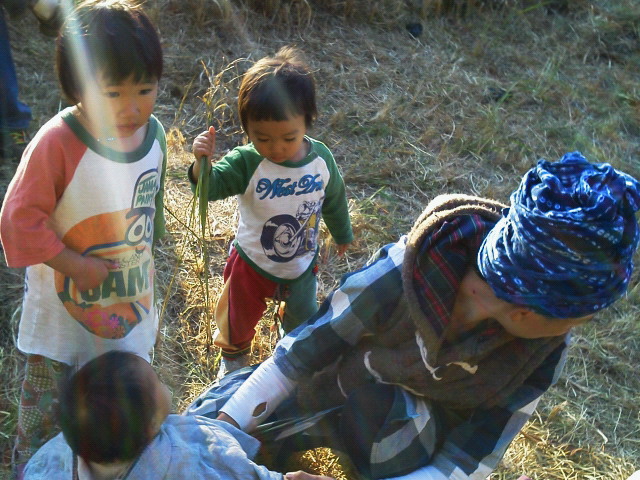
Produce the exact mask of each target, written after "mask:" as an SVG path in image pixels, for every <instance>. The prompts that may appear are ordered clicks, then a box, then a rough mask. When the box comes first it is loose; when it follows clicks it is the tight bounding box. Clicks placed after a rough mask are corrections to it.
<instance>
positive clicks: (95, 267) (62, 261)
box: [44, 248, 119, 292]
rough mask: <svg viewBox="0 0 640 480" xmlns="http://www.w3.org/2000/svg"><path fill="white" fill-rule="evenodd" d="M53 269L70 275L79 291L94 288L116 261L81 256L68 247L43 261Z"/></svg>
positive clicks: (116, 264)
mask: <svg viewBox="0 0 640 480" xmlns="http://www.w3.org/2000/svg"><path fill="white" fill-rule="evenodd" d="M44 263H45V265H48V266H50V267H51V268H53V269H54V270H57V271H58V272H60V273H62V274H63V275H65V276H67V277H70V278H71V280H73V283H75V284H76V287H77V288H78V290H80V291H81V292H84V291H86V290H91V289H92V288H96V287H98V286H100V285H101V284H102V282H104V280H105V279H106V278H107V275H109V270H111V269H112V268H118V267H119V265H118V262H115V261H113V260H107V259H104V258H98V257H91V256H88V257H83V256H82V255H80V254H79V253H78V252H75V251H73V250H71V249H70V248H64V249H63V250H62V251H61V252H60V253H59V254H58V255H56V256H55V257H53V258H52V259H50V260H47V261H46V262H44Z"/></svg>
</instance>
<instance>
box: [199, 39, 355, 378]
mask: <svg viewBox="0 0 640 480" xmlns="http://www.w3.org/2000/svg"><path fill="white" fill-rule="evenodd" d="M238 111H239V114H240V120H241V123H242V128H243V129H244V132H245V133H246V134H247V137H248V139H249V141H250V142H251V143H249V144H248V145H244V146H241V147H237V148H235V149H233V150H232V151H231V152H229V153H227V154H226V155H225V156H224V157H223V158H222V159H221V160H220V161H219V162H217V163H216V164H215V166H213V167H212V168H211V171H210V173H209V176H208V182H209V200H219V199H222V198H226V197H229V196H231V195H237V198H238V209H239V212H240V219H239V225H238V231H237V233H236V238H235V241H234V244H233V247H232V249H231V252H230V255H229V259H228V260H227V265H226V267H225V270H224V274H223V275H224V281H225V286H224V290H223V293H222V297H221V298H220V300H219V302H218V305H217V307H216V312H215V321H216V324H217V327H218V333H217V335H216V339H215V344H216V345H217V346H219V347H221V349H222V364H221V366H220V370H219V377H220V376H222V375H223V374H224V373H227V372H230V371H233V370H235V369H237V368H240V367H243V366H245V365H247V363H248V351H249V349H250V347H251V342H252V339H253V336H254V335H255V330H254V328H255V326H256V324H257V323H258V321H259V320H260V317H261V316H262V314H263V313H264V311H265V309H266V303H265V299H266V298H276V299H278V300H284V301H285V302H286V309H285V311H284V315H283V318H282V329H283V330H284V332H290V331H291V330H293V329H294V328H295V327H297V326H298V325H299V324H300V323H302V322H303V321H305V320H306V319H307V318H309V317H310V316H311V315H313V314H314V313H315V312H316V311H317V310H318V304H317V298H316V290H317V282H316V273H317V268H316V261H317V255H318V233H319V231H320V219H321V218H324V221H325V223H326V224H327V227H328V228H329V232H330V233H331V235H332V236H333V238H334V240H335V241H336V243H337V244H338V249H337V250H338V254H339V255H343V254H344V252H345V250H346V249H347V246H348V244H349V243H351V242H352V241H353V232H352V230H351V222H350V219H349V208H348V204H347V199H346V194H345V187H344V181H343V180H342V176H341V175H340V172H339V171H338V167H337V165H336V162H335V160H334V158H333V155H331V152H330V151H329V149H328V148H327V147H326V146H325V145H324V144H323V143H321V142H319V141H317V140H314V139H312V138H310V137H308V136H307V135H306V134H307V131H308V130H309V129H310V128H311V126H312V124H313V122H314V120H315V118H316V115H317V107H316V97H315V82H314V79H313V76H312V73H311V71H310V69H309V67H308V66H307V65H306V64H305V63H304V62H303V61H302V60H301V59H300V57H299V52H298V51H297V50H296V49H294V48H291V47H284V48H282V49H281V50H280V51H279V52H278V53H277V54H276V55H275V56H274V57H266V58H263V59H261V60H259V61H258V62H256V63H255V64H254V65H253V66H252V67H251V68H249V70H248V71H247V72H246V73H245V74H244V76H243V77H242V82H241V85H240V90H239V93H238ZM214 150H215V131H214V129H213V127H210V128H209V129H208V130H207V131H205V132H203V133H201V134H200V135H198V137H197V138H196V139H195V141H194V142H193V154H194V155H195V157H196V159H200V158H201V157H203V156H204V157H207V159H209V161H210V158H211V156H212V155H213V153H214ZM199 174H200V165H199V162H198V161H196V162H195V163H194V164H193V165H192V166H191V167H190V168H189V179H190V180H191V182H192V183H193V184H194V188H195V184H196V183H197V181H198V177H199Z"/></svg>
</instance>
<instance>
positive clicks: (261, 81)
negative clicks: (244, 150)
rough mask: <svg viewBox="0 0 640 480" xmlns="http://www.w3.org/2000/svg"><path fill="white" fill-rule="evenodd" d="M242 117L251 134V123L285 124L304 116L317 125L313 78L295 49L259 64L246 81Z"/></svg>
mask: <svg viewBox="0 0 640 480" xmlns="http://www.w3.org/2000/svg"><path fill="white" fill-rule="evenodd" d="M238 113H239V114H240V121H241V122H242V128H243V129H244V131H245V132H248V129H247V128H248V121H249V120H255V121H260V120H275V121H283V120H287V119H289V118H290V117H291V116H292V115H303V116H304V120H305V125H306V127H307V128H310V127H311V125H313V122H314V121H315V119H316V117H317V115H318V109H317V106H316V87H315V80H314V78H313V75H312V73H311V71H310V69H309V67H308V66H307V64H306V63H305V62H303V61H302V60H301V59H300V56H299V53H298V51H297V50H296V49H295V48H293V47H284V48H282V49H280V51H278V53H277V54H276V55H275V56H274V57H265V58H262V59H260V60H258V61H257V62H256V63H255V64H254V65H253V66H252V67H251V68H249V70H247V72H246V73H245V74H244V75H243V77H242V82H241V84H240V90H239V92H238Z"/></svg>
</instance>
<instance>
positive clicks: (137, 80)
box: [0, 0, 166, 464]
mask: <svg viewBox="0 0 640 480" xmlns="http://www.w3.org/2000/svg"><path fill="white" fill-rule="evenodd" d="M162 66H163V58H162V49H161V46H160V40H159V36H158V33H157V31H156V28H155V26H154V25H153V23H152V22H151V20H150V19H149V17H148V16H147V15H146V14H145V13H144V11H143V10H142V9H141V8H140V7H139V6H137V5H135V4H133V3H130V2H128V1H126V0H89V1H85V2H82V3H81V4H80V5H78V6H77V8H76V9H75V10H74V11H72V12H71V13H70V14H69V16H68V18H67V21H66V23H65V25H64V27H63V28H62V30H61V32H60V35H59V36H58V39H57V43H56V67H57V74H58V79H59V83H60V86H61V88H62V91H63V93H64V94H65V96H66V97H67V99H68V100H69V101H70V103H72V104H73V106H71V107H68V108H66V109H64V110H62V111H61V112H60V113H58V114H57V115H56V116H55V117H54V118H52V119H51V120H49V121H48V122H47V123H46V124H45V125H44V126H43V127H42V128H41V129H40V131H39V132H38V133H37V134H36V136H35V137H34V139H33V140H32V141H31V143H30V144H29V145H28V147H27V148H26V150H25V153H24V155H23V157H22V161H21V163H20V166H19V168H18V170H17V172H16V174H15V177H14V178H13V180H12V182H11V184H10V185H9V188H8V191H7V194H6V197H5V199H4V205H3V208H2V212H1V217H0V236H1V240H2V245H3V247H4V253H5V256H6V260H7V264H8V265H9V266H10V267H27V268H26V284H25V294H24V301H23V305H22V316H21V319H20V327H19V333H18V348H19V349H20V350H21V351H22V352H24V353H25V354H26V355H27V365H26V373H25V379H24V382H23V384H22V398H21V403H20V407H19V413H18V438H17V442H16V453H17V458H16V462H17V463H18V464H23V463H24V462H26V460H27V459H28V458H29V456H30V455H31V454H32V453H33V452H34V451H35V450H36V449H37V448H38V447H39V446H40V445H42V444H43V443H44V442H45V441H46V440H47V438H49V437H50V436H51V435H52V434H53V433H54V429H55V424H56V421H55V415H54V413H53V412H54V406H55V403H56V397H57V387H56V383H57V378H59V377H60V375H61V374H63V373H64V371H65V370H68V369H69V368H70V366H72V365H82V364H84V363H86V362H87V361H88V360H90V359H92V358H94V357H95V356H97V355H99V354H101V353H103V352H105V351H109V350H112V349H122V350H128V351H131V352H134V353H136V354H138V355H140V356H141V357H143V358H145V359H149V358H150V352H151V350H152V348H153V345H154V342H155V338H156V333H157V328H158V315H157V311H156V308H155V302H154V291H153V290H154V272H155V270H154V264H153V252H152V249H153V245H154V242H155V241H156V240H157V239H158V238H159V237H160V236H161V235H163V233H164V228H165V227H164V216H163V184H164V175H165V164H166V140H165V134H164V129H163V128H162V125H161V124H160V122H159V121H158V120H157V119H156V118H155V117H154V116H153V115H152V111H153V108H154V105H155V101H156V96H157V92H158V82H159V80H160V77H161V75H162Z"/></svg>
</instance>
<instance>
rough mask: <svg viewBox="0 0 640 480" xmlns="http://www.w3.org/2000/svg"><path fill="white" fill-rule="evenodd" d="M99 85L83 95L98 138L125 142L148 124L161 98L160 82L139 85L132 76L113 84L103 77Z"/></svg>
mask: <svg viewBox="0 0 640 480" xmlns="http://www.w3.org/2000/svg"><path fill="white" fill-rule="evenodd" d="M96 83H97V84H96V85H95V88H94V89H87V90H86V91H85V92H83V94H82V95H81V96H80V99H81V104H82V107H83V109H84V111H85V112H86V114H87V116H88V121H89V124H90V125H91V127H92V133H93V134H94V135H96V136H97V137H98V138H108V137H112V138H120V139H124V138H128V137H131V136H132V135H133V134H135V133H136V132H137V131H138V130H139V129H140V128H141V127H142V126H144V125H146V124H147V122H148V121H149V117H150V116H151V113H152V112H153V107H154V106H155V103H156V97H157V95H158V82H157V81H155V80H154V81H143V82H142V83H137V82H134V81H133V77H130V78H128V79H127V80H125V81H123V82H122V83H118V84H113V83H112V82H109V81H107V80H106V79H105V78H104V76H99V78H98V80H97V82H96Z"/></svg>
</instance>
